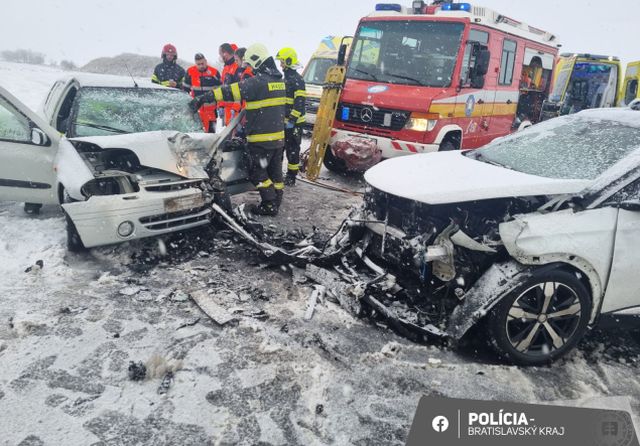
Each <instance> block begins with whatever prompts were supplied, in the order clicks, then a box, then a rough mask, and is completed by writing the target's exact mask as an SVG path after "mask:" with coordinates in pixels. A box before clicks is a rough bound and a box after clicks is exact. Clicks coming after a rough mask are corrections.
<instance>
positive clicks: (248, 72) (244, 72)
mask: <svg viewBox="0 0 640 446" xmlns="http://www.w3.org/2000/svg"><path fill="white" fill-rule="evenodd" d="M240 70H241V71H240V80H241V81H243V80H245V79H248V78H250V77H253V76H254V74H253V69H252V68H251V67H245V68H241V69H240Z"/></svg>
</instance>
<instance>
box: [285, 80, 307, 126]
mask: <svg viewBox="0 0 640 446" xmlns="http://www.w3.org/2000/svg"><path fill="white" fill-rule="evenodd" d="M284 81H285V83H286V84H287V109H286V112H285V113H286V117H285V119H286V120H287V121H290V122H293V123H294V124H296V125H302V124H303V123H304V122H305V106H306V97H307V90H306V86H305V83H304V79H303V78H302V76H301V75H300V73H298V72H297V71H296V70H294V69H292V68H285V70H284Z"/></svg>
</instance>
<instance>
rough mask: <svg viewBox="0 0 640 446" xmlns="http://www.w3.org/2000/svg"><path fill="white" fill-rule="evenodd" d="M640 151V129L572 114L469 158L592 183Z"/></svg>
mask: <svg viewBox="0 0 640 446" xmlns="http://www.w3.org/2000/svg"><path fill="white" fill-rule="evenodd" d="M638 118H639V119H640V114H638ZM638 147H640V127H634V126H631V125H628V124H625V123H623V122H618V121H613V120H606V119H594V117H593V116H590V115H571V116H563V117H560V118H556V119H552V120H550V121H546V122H543V123H541V124H537V125H535V126H533V127H530V128H528V129H526V130H524V131H522V132H519V133H516V134H514V135H511V136H507V137H505V138H500V139H496V140H494V141H493V142H491V143H489V144H487V145H486V146H484V147H483V148H481V149H478V150H475V151H473V152H467V156H469V157H471V158H475V159H477V160H479V161H484V162H488V163H493V164H498V165H501V166H504V167H506V168H509V169H513V170H517V171H519V172H523V173H527V174H531V175H538V176H542V177H548V178H561V179H585V180H591V179H595V178H596V177H598V176H599V175H600V174H601V173H603V172H604V171H605V170H607V169H608V168H609V167H611V166H612V165H614V164H615V163H616V162H618V161H619V160H621V159H622V158H624V157H625V156H626V155H627V154H629V153H630V152H632V151H633V150H634V149H636V148H638Z"/></svg>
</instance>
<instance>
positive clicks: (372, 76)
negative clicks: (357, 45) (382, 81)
mask: <svg viewBox="0 0 640 446" xmlns="http://www.w3.org/2000/svg"><path fill="white" fill-rule="evenodd" d="M353 70H354V71H357V72H358V73H362V74H366V75H367V76H371V79H373V80H374V81H376V82H378V78H377V77H376V75H375V74H373V73H370V72H368V71H366V70H361V69H360V68H354V69H353Z"/></svg>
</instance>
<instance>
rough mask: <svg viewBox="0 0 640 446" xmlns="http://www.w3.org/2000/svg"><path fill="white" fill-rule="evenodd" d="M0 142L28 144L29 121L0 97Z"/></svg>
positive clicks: (29, 139) (29, 137) (29, 136)
mask: <svg viewBox="0 0 640 446" xmlns="http://www.w3.org/2000/svg"><path fill="white" fill-rule="evenodd" d="M0 140H5V141H15V142H30V141H31V127H30V126H29V120H28V119H27V118H26V117H25V116H23V115H21V114H20V113H18V112H17V111H16V110H15V109H14V108H13V107H12V106H11V105H10V104H9V103H8V102H7V101H6V100H5V99H4V98H3V97H0Z"/></svg>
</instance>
